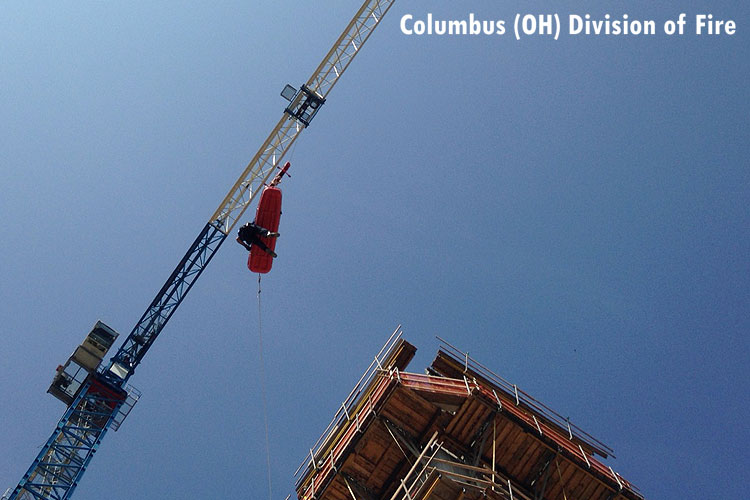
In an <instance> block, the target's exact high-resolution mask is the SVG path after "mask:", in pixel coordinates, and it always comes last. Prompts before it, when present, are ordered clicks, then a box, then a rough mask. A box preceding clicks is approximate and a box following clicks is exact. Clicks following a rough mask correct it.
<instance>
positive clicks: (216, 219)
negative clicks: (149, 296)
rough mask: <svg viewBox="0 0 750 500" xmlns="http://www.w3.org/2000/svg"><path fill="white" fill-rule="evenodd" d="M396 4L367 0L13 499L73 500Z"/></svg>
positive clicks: (82, 394) (49, 442)
mask: <svg viewBox="0 0 750 500" xmlns="http://www.w3.org/2000/svg"><path fill="white" fill-rule="evenodd" d="M394 1H395V0H366V1H365V2H364V4H363V5H362V7H360V9H359V11H358V12H357V13H356V14H355V16H354V18H353V19H352V20H351V21H350V22H349V24H348V25H347V27H346V29H345V30H344V32H343V33H342V34H341V36H339V38H338V40H336V42H335V43H334V45H333V47H332V48H331V50H330V51H329V52H328V54H326V56H325V58H324V59H323V61H322V62H321V63H320V65H319V66H318V68H317V69H316V70H315V72H314V73H313V74H312V76H311V77H310V79H309V80H308V81H307V83H306V84H304V85H303V86H302V88H301V89H300V90H299V91H297V92H296V94H295V95H294V96H293V98H291V99H290V105H289V106H288V107H287V108H286V110H285V112H284V115H283V116H282V118H281V120H279V122H278V124H277V125H276V127H274V129H273V130H272V132H271V134H270V135H269V136H268V138H267V139H266V140H265V142H263V144H262V146H261V147H260V149H259V150H258V152H257V153H256V154H255V156H254V157H253V159H252V160H251V161H250V163H249V164H248V166H247V167H246V168H245V170H244V171H243V172H242V174H241V175H240V177H239V179H238V180H237V182H236V183H235V184H234V186H233V187H232V189H231V190H230V191H229V193H228V194H227V196H226V197H225V198H224V200H223V201H222V202H221V204H220V205H219V208H218V209H217V210H216V212H214V214H213V215H212V216H211V219H209V221H208V223H207V224H206V226H205V227H204V228H203V230H202V231H201V233H200V234H199V235H198V237H197V238H196V240H195V241H194V242H193V244H192V245H191V246H190V248H189V249H188V251H187V253H186V254H185V256H184V257H183V258H182V260H181V261H180V263H179V264H178V265H177V267H176V268H175V270H174V271H173V272H172V274H171V275H170V277H169V279H168V280H167V281H166V283H165V284H164V286H163V287H162V288H161V290H160V291H159V293H157V295H156V297H155V298H154V300H153V301H152V302H151V304H150V305H149V307H148V309H147V310H146V312H145V313H144V314H143V316H142V317H141V319H140V320H139V321H138V323H137V324H136V325H135V327H134V328H133V330H132V331H131V333H130V335H129V336H128V338H127V339H126V340H125V342H124V343H123V345H122V347H120V349H119V350H118V351H117V353H116V354H115V356H114V357H113V358H112V360H111V362H110V364H109V366H108V367H107V368H103V367H100V369H99V371H98V372H94V373H92V374H91V375H90V376H89V378H88V380H87V381H86V383H84V384H83V385H82V386H81V390H80V392H79V393H78V395H77V396H76V398H75V399H74V401H73V403H72V404H71V405H70V406H69V407H68V409H67V410H66V412H65V413H64V414H63V416H62V418H61V419H60V421H59V423H58V424H57V427H56V428H55V430H54V431H53V433H52V436H50V438H49V439H48V440H47V443H46V444H45V445H44V446H43V447H42V449H41V450H40V452H39V454H38V455H37V458H36V459H35V460H34V462H33V463H32V465H31V467H30V468H29V470H28V471H27V472H26V474H25V475H24V476H23V478H22V479H21V481H20V482H19V484H18V485H17V486H16V488H15V489H14V490H13V492H12V493H11V494H10V497H9V498H10V499H11V500H15V499H19V500H29V499H51V500H52V499H54V500H65V499H67V498H70V496H71V495H72V494H73V491H74V490H75V488H76V486H77V485H78V481H79V480H80V479H81V477H82V476H83V473H84V472H85V470H86V467H87V466H88V464H89V462H90V461H91V458H92V457H93V455H94V453H95V452H96V449H97V448H98V446H99V444H100V443H101V439H102V438H103V437H104V435H105V434H106V432H107V430H108V429H110V428H112V427H115V430H116V428H117V427H119V424H120V423H121V422H122V418H124V415H125V413H123V411H122V408H123V407H132V403H131V404H130V405H129V406H128V404H127V402H126V401H127V398H128V395H129V393H128V391H126V390H125V389H123V387H124V386H125V383H126V382H127V380H128V379H129V378H130V376H131V375H132V374H133V373H134V371H135V368H136V367H137V366H138V364H139V363H140V362H141V360H142V359H143V356H144V355H145V354H146V352H147V351H148V349H149V348H150V347H151V345H152V344H153V342H154V341H155V340H156V338H157V336H158V335H159V333H160V332H161V330H162V329H163V328H164V326H165V325H166V323H167V322H168V321H169V319H170V318H171V316H172V314H174V312H175V310H176V309H177V307H178V306H179V305H180V303H181V302H182V300H183V299H184V298H185V296H186V295H187V293H188V292H189V291H190V288H191V287H192V286H193V284H194V283H195V281H196V280H197V279H198V277H199V276H200V274H201V273H202V272H203V270H204V269H205V267H206V266H207V265H208V263H209V262H210V261H211V258H212V257H213V256H214V254H215V253H216V251H217V250H218V249H219V247H220V246H221V244H222V243H223V242H224V240H225V239H226V237H227V235H228V234H229V233H230V232H231V231H232V229H233V228H234V226H235V224H237V222H238V221H239V219H240V218H241V217H242V215H243V214H244V212H245V210H246V209H247V208H248V206H249V205H250V203H251V202H252V201H253V199H254V198H255V195H256V194H257V193H258V192H259V191H260V190H261V188H262V187H263V185H264V184H265V183H266V182H267V180H268V178H269V177H270V176H271V174H272V173H273V172H274V171H275V170H276V168H277V165H279V164H280V163H281V161H282V159H283V157H284V155H285V154H286V152H287V151H288V150H289V148H290V147H291V146H292V144H293V143H294V141H295V140H296V139H297V137H298V136H299V134H300V132H301V131H302V130H303V129H304V128H306V127H307V126H308V125H309V122H310V120H311V119H312V117H314V115H315V113H316V112H317V110H318V109H319V107H320V106H321V105H322V104H323V103H324V102H325V99H326V96H327V95H328V93H329V92H330V91H331V89H332V88H333V86H334V85H335V84H336V82H337V81H338V79H339V78H340V77H341V75H342V74H343V73H344V71H345V70H346V68H347V67H348V66H349V64H350V63H351V62H352V60H353V59H354V57H355V56H356V55H357V53H359V50H360V49H361V48H362V46H363V45H364V43H365V42H366V41H367V39H368V38H369V37H370V35H371V34H372V32H373V30H374V29H375V28H376V27H377V26H378V24H379V23H380V21H381V19H382V18H383V16H384V15H385V14H386V13H387V12H388V10H389V9H390V7H391V6H392V5H393V3H394Z"/></svg>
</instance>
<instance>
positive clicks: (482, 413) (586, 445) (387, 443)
mask: <svg viewBox="0 0 750 500" xmlns="http://www.w3.org/2000/svg"><path fill="white" fill-rule="evenodd" d="M443 344H444V345H443V347H442V348H441V349H440V350H439V351H438V354H437V356H436V357H435V360H434V361H433V362H432V364H431V365H430V366H429V367H428V369H427V374H415V373H408V372H405V371H404V369H405V368H406V366H407V365H408V363H409V361H411V359H412V358H413V356H414V353H415V352H416V348H415V347H414V346H412V345H411V344H409V343H408V342H406V341H404V340H403V339H402V338H401V329H400V328H398V329H397V330H396V332H394V334H393V335H392V336H391V338H390V339H389V340H388V342H386V345H385V346H384V347H383V349H381V351H380V352H379V353H378V355H377V356H375V359H374V361H373V362H372V363H371V364H370V367H368V369H367V370H366V371H365V374H364V375H363V376H362V377H361V378H360V380H359V382H358V383H357V384H356V385H355V388H354V390H352V392H351V393H350V394H349V396H348V397H347V399H346V401H345V402H344V403H343V404H342V405H341V407H340V408H339V411H338V412H337V413H336V415H335V416H334V419H333V420H332V422H331V424H330V425H329V426H328V428H327V429H326V431H325V432H324V433H323V435H322V436H321V438H320V439H319V440H318V442H317V443H316V444H315V445H314V446H313V447H312V448H311V449H310V452H309V455H308V457H307V458H306V459H305V461H303V463H302V464H301V465H300V467H299V468H298V470H297V476H298V479H297V483H296V492H297V496H298V498H299V500H383V499H384V500H388V499H390V500H428V499H431V500H456V499H460V500H479V499H480V498H489V499H490V500H494V499H510V500H514V499H522V500H543V499H546V500H558V499H560V500H569V499H570V500H572V499H578V500H586V499H591V500H613V499H616V498H621V499H630V500H643V497H642V496H641V495H640V493H638V492H637V490H636V489H635V487H634V486H633V485H632V484H631V483H629V482H628V481H626V480H625V479H623V478H622V477H621V476H620V475H619V474H617V473H616V472H615V471H614V470H613V469H612V468H611V467H609V466H606V465H604V464H603V463H602V462H601V461H600V459H604V458H607V457H608V456H611V454H612V450H611V449H610V448H608V447H607V446H606V445H604V444H603V443H602V442H601V441H599V440H597V439H595V438H593V437H592V436H590V435H589V434H587V433H585V432H584V431H583V430H581V429H580V428H578V427H576V426H574V425H573V424H571V423H570V422H569V421H568V420H567V419H564V418H563V417H561V416H560V415H558V414H557V413H555V412H554V411H553V410H551V409H550V408H548V407H547V406H545V405H543V404H542V403H540V402H539V401H537V400H535V399H534V398H532V397H531V396H529V395H528V394H526V393H524V392H523V391H521V390H519V389H518V387H517V386H515V385H513V384H510V383H508V382H506V381H504V380H503V379H502V378H500V377H499V376H497V375H496V374H494V373H492V372H491V371H490V370H488V369H487V368H486V367H484V366H483V365H481V364H479V363H478V362H476V361H475V360H473V359H471V358H470V357H469V356H468V354H465V353H462V352H460V351H459V350H457V349H456V348H454V347H453V346H450V345H449V344H447V343H445V342H444V343H443ZM595 456H598V457H599V458H595Z"/></svg>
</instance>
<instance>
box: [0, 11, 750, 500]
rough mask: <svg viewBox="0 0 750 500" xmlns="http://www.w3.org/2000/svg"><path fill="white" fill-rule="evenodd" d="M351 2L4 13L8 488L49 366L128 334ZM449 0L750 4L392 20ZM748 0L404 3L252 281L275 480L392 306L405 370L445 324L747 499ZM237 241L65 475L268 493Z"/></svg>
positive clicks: (647, 466) (3, 463) (87, 481)
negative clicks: (556, 26)
mask: <svg viewBox="0 0 750 500" xmlns="http://www.w3.org/2000/svg"><path fill="white" fill-rule="evenodd" d="M358 3H359V2H347V3H344V2H327V3H326V5H325V6H321V5H320V4H312V3H309V4H308V3H304V4H293V3H291V2H282V3H279V2H270V1H265V0H261V1H256V2H252V3H250V2H221V3H219V4H218V5H210V4H208V3H204V2H191V3H188V4H184V3H178V2H135V3H132V2H129V3H127V4H119V3H105V2H55V3H51V4H48V3H42V2H24V3H21V2H6V3H4V4H2V5H1V6H0V81H2V91H0V116H2V120H0V173H2V179H3V182H2V183H0V213H1V214H2V220H3V222H4V237H3V238H2V239H0V255H2V256H3V259H2V263H1V264H0V323H1V324H2V325H3V326H2V329H3V331H2V336H1V338H2V341H1V343H0V346H1V347H0V352H1V353H2V362H1V363H0V398H2V401H3V403H2V404H1V405H0V422H2V428H3V430H2V432H0V450H2V453H0V492H2V491H4V489H5V488H6V487H12V486H14V485H15V484H16V483H17V482H18V480H19V479H20V478H21V476H22V475H23V473H24V472H25V470H26V469H27V467H28V466H29V464H30V463H31V462H32V460H33V458H34V457H35V456H36V453H37V452H38V450H39V447H40V446H41V445H42V444H43V443H44V442H45V441H46V439H47V437H48V436H49V434H50V433H51V431H52V429H53V428H54V426H55V424H56V423H57V420H58V419H59V417H60V416H61V415H62V412H63V410H64V409H63V407H62V404H61V403H60V402H58V401H57V400H55V399H54V398H52V397H51V396H49V395H47V394H45V391H46V389H47V386H48V384H49V382H50V381H51V378H52V375H53V372H54V368H55V367H56V366H57V365H58V364H60V363H62V362H63V361H65V359H67V356H68V355H69V354H70V353H71V352H72V350H73V349H74V348H75V346H77V345H78V343H80V342H81V340H82V339H83V337H84V336H85V334H86V333H87V332H88V331H89V329H90V328H91V326H92V325H93V323H94V322H95V321H96V320H97V319H102V320H103V321H105V322H106V323H108V324H109V325H110V326H112V327H113V328H115V329H117V330H118V331H119V332H120V333H121V335H122V336H123V338H124V336H125V335H127V333H129V331H130V329H131V328H132V326H133V325H134V323H135V322H136V321H137V320H138V318H139V317H140V315H141V314H142V313H143V311H144V309H145V308H146V306H147V305H148V304H149V302H150V301H151V299H152V298H153V296H154V294H155V293H156V292H157V291H158V290H159V288H160V287H161V285H162V284H163V282H164V280H165V279H166V278H167V277H168V276H169V274H170V272H171V270H172V269H173V268H174V266H175V265H176V264H177V262H178V261H179V259H180V258H181V257H182V255H183V254H184V252H185V250H187V248H188V246H189V244H190V243H191V242H192V241H193V239H194V238H195V236H196V235H197V234H198V232H199V231H200V229H201V228H202V227H203V225H204V224H205V222H206V221H207V220H208V218H209V217H210V215H211V214H212V213H213V211H214V210H215V209H216V207H217V206H218V204H219V202H220V201H221V199H222V198H223V196H224V195H225V194H226V192H227V190H228V189H229V188H230V187H231V185H232V183H233V182H234V180H235V179H236V177H237V176H238V175H239V173H240V172H241V171H242V170H243V168H244V167H245V165H246V164H247V162H248V161H249V159H250V158H251V157H252V155H253V154H254V153H255V151H256V150H257V148H258V146H259V145H260V143H261V142H262V141H263V139H265V137H266V136H267V135H268V133H269V132H270V130H271V128H272V126H273V125H274V124H275V123H276V121H277V120H278V118H279V117H280V115H281V112H282V110H283V107H284V103H285V101H283V99H282V98H281V97H279V92H280V91H281V89H282V88H283V86H284V85H285V84H286V83H291V84H293V85H295V86H297V85H299V84H300V83H302V82H303V81H305V80H307V78H308V77H309V75H310V74H311V72H312V71H313V70H314V68H315V67H316V66H317V64H318V62H319V61H320V59H321V58H322V57H323V55H324V54H325V53H326V51H327V50H328V48H329V47H330V45H331V43H332V42H333V41H334V40H335V38H336V37H337V36H338V34H339V33H340V31H341V30H342V29H343V27H344V26H345V25H346V23H347V22H348V20H349V19H350V17H351V15H352V14H353V13H354V11H355V10H356V8H357V7H358ZM521 9H522V10H521ZM552 9H554V10H552ZM707 9H708V10H707ZM427 12H432V13H433V14H434V15H435V16H442V17H443V18H448V19H452V18H465V17H468V15H469V13H472V12H473V13H474V14H475V15H476V16H477V17H479V18H483V19H506V20H509V21H507V22H508V23H510V25H511V26H512V18H513V16H514V15H515V14H516V13H518V12H520V13H554V12H557V13H559V14H560V15H561V16H567V15H568V14H585V13H587V12H588V13H591V14H592V16H603V15H604V14H605V13H611V14H613V16H615V15H620V14H622V13H627V14H629V15H630V16H631V17H637V18H648V19H655V20H659V21H661V22H663V21H664V20H667V19H670V18H675V17H676V16H677V15H678V14H679V13H680V12H685V13H687V14H688V18H692V16H694V15H695V14H700V13H704V12H711V13H712V14H713V15H714V17H716V18H731V19H734V20H735V21H736V23H737V25H738V28H737V33H736V34H735V35H734V36H731V37H730V36H715V37H710V36H700V37H698V36H695V35H693V34H692V32H691V31H690V30H689V31H688V33H686V34H685V35H683V36H682V37H676V36H675V37H668V36H666V35H663V34H657V35H655V36H653V37H629V38H628V37H571V36H562V37H561V38H560V39H559V40H557V41H555V40H551V39H549V38H542V37H537V38H526V39H522V40H520V41H516V40H515V38H513V37H512V33H509V34H507V35H504V36H501V37H500V36H498V37H469V36H466V37H425V36H423V37H416V36H406V35H404V34H402V33H401V32H400V30H399V21H400V19H401V17H402V16H403V15H405V14H412V15H414V16H415V18H418V17H424V16H426V13H427ZM749 14H750V12H749V10H748V8H747V6H745V5H740V4H738V3H737V2H729V1H715V2H711V5H710V9H709V6H708V5H706V4H705V3H704V2H695V1H687V2H663V3H661V4H659V5H653V4H652V2H646V1H630V2H624V3H623V2H604V3H602V2H590V1H587V2H558V3H557V4H556V5H555V6H554V7H550V6H549V4H548V3H546V2H538V1H532V2H526V3H525V4H523V5H522V6H519V5H508V4H500V3H497V2H490V1H473V2H434V3H432V4H428V3H425V2H396V4H395V5H394V7H393V8H392V9H391V11H390V12H389V14H388V16H387V17H386V18H385V20H384V21H383V23H382V25H381V26H380V27H379V28H378V30H377V31H376V32H375V34H374V35H373V37H372V39H371V40H370V41H369V42H368V44H367V46H365V48H364V50H363V52H362V53H361V54H360V55H359V56H358V58H357V59H356V60H355V61H354V63H353V65H352V66H351V68H350V69H349V70H348V72H347V74H346V75H345V76H344V78H343V79H342V80H341V81H340V82H339V84H338V85H337V86H336V88H335V89H334V90H333V92H332V93H331V94H330V97H329V100H328V102H327V103H326V104H325V106H324V107H323V109H322V111H321V112H320V113H319V114H318V116H317V117H316V118H315V121H314V122H313V123H312V125H311V127H310V128H309V129H308V130H306V131H305V132H304V133H303V134H302V136H301V138H300V139H299V141H298V143H297V145H296V147H295V149H294V151H293V152H292V153H291V155H290V156H289V157H288V159H290V160H291V162H292V169H291V171H290V173H291V174H292V177H291V179H287V180H286V181H284V184H282V189H283V191H284V213H283V216H282V220H281V227H280V232H281V233H282V236H281V239H280V240H279V243H278V246H277V252H278V253H279V258H278V259H277V261H276V262H275V264H274V269H273V271H272V273H271V274H269V275H267V276H265V277H264V278H263V294H262V295H263V304H262V320H263V333H264V337H263V342H264V347H265V351H264V356H265V363H266V378H267V390H268V405H269V410H268V411H269V418H270V427H269V430H270V441H271V450H270V453H271V465H272V474H271V476H272V488H273V496H274V498H285V497H286V495H287V494H288V493H291V492H292V491H293V484H294V479H293V477H292V474H293V472H294V470H295V469H296V467H297V465H298V464H299V462H300V461H302V459H303V458H304V456H305V454H306V452H307V450H308V448H309V447H310V446H312V444H313V443H314V442H315V440H316V439H317V437H318V435H319V434H320V432H322V430H323V429H324V428H325V426H326V425H327V423H328V420H329V419H330V417H331V416H332V415H333V413H334V412H335V410H336V408H337V407H338V406H339V405H340V403H341V401H342V400H343V399H344V398H345V397H346V395H347V394H348V393H349V390H350V389H351V386H352V385H353V384H354V383H355V382H356V380H357V379H358V377H359V375H360V374H361V372H362V371H363V370H364V369H365V368H366V367H367V365H368V364H369V362H370V360H371V359H372V356H373V355H374V354H375V353H376V352H377V351H378V349H379V348H380V346H381V345H382V343H383V342H384V341H385V340H386V338H387V337H388V335H389V334H390V332H391V331H393V329H394V328H395V327H396V325H398V324H403V327H404V332H405V333H404V336H405V338H406V339H407V340H409V341H410V342H412V343H413V344H415V345H416V346H417V347H418V348H419V351H418V355H417V358H416V359H415V361H414V362H413V364H412V366H411V371H415V372H421V371H422V369H423V368H424V367H425V366H426V365H427V364H428V363H429V361H430V360H431V359H432V356H433V355H434V353H435V351H436V348H437V342H436V340H435V335H439V336H441V337H443V338H445V339H447V340H448V341H450V342H451V343H453V344H454V345H456V346H458V347H460V348H462V349H463V350H468V351H469V352H470V353H471V354H472V356H474V357H475V358H476V359H478V360H479V361H481V362H482V363H483V364H485V365H487V366H488V367H490V368H492V369H493V370H494V371H495V372H497V373H499V374H500V375H502V376H503V377H504V378H506V379H508V380H510V381H512V382H514V383H516V384H518V385H519V386H520V387H521V388H523V389H525V390H526V391H527V392H529V393H530V394H532V395H533V396H535V397H536V398H538V399H540V400H541V401H543V402H545V403H547V404H548V405H549V406H551V407H553V408H555V409H556V410H557V411H558V412H559V413H561V414H563V415H566V416H568V415H569V416H570V417H571V420H572V421H573V422H575V423H577V424H578V425H579V426H580V427H582V428H583V429H585V430H587V431H588V432H590V433H591V434H593V435H594V436H596V437H598V438H599V439H601V440H602V441H604V442H605V443H607V444H608V445H609V446H611V447H612V448H614V450H615V454H616V455H617V459H615V460H611V461H608V462H607V463H608V464H609V465H611V466H612V467H613V468H614V469H615V470H617V471H618V472H620V473H621V474H622V475H623V476H624V477H626V478H627V479H629V480H630V481H632V482H633V483H634V484H635V485H637V486H638V487H640V489H641V490H642V492H643V493H644V495H645V496H646V497H647V498H654V499H656V498H663V499H678V498H691V497H702V498H740V497H742V495H743V493H744V492H745V488H744V485H742V484H741V483H742V481H740V480H738V478H739V477H741V475H742V473H741V471H742V470H747V469H748V468H750V456H749V455H748V451H747V450H748V445H750V431H749V430H748V426H747V423H746V415H747V414H748V410H750V401H749V396H748V395H749V394H750V383H748V380H750V378H749V377H748V369H747V365H748V361H750V346H749V345H748V328H749V327H750V319H749V318H750V282H749V280H748V276H749V275H750V272H749V271H750V259H748V257H749V256H750V231H749V230H750V213H749V211H748V208H747V207H748V205H749V204H750V164H749V162H748V158H749V157H750V147H749V145H748V116H750V105H749V103H750V99H748V97H749V96H748V90H747V81H748V77H749V76H750V68H749V67H748V66H749V64H750V63H749V61H750V54H749V50H748V49H749V45H748V35H747V26H750V24H749V21H750V15H749ZM691 21H692V19H691ZM657 25H659V23H657ZM688 27H689V28H690V25H689V26H688ZM245 258H246V257H245V252H244V250H243V249H242V248H241V247H240V246H239V245H236V244H234V243H233V242H232V241H231V240H230V241H228V242H227V243H226V244H225V245H224V246H223V247H222V248H221V250H220V251H219V253H218V254H217V256H216V257H215V259H214V260H213V261H212V263H211V265H210V266H209V268H208V269H207V270H206V272H205V273H204V274H203V276H202V277H201V279H200V281H199V282H198V283H197V284H196V286H195V287H194V289H193V290H192V291H191V293H190V295H189V296H188V297H187V299H186V300H185V302H184V303H183V305H182V306H181V308H180V310H179V311H178V312H177V313H176V314H175V316H174V317H173V318H172V320H171V322H170V324H169V325H168V326H167V327H166V329H165V330H164V332H163V333H162V335H161V336H160V337H159V339H158V341H157V342H156V344H155V345H154V347H153V348H152V349H151V351H150V352H149V354H148V356H147V357H146V359H145V360H144V362H143V364H142V365H141V366H140V367H139V369H138V371H137V373H136V375H135V376H134V377H133V379H132V380H131V382H132V383H133V384H134V385H136V386H137V387H138V388H139V389H140V390H141V391H142V392H143V397H142V399H141V401H140V402H139V403H138V405H137V406H136V408H135V410H134V411H133V413H132V414H131V415H130V417H128V420H126V422H125V424H124V425H123V427H122V428H121V430H120V431H118V432H117V433H111V434H109V435H107V437H106V438H105V442H104V443H103V444H102V446H101V448H100V450H99V451H98V452H97V455H96V457H95V458H94V460H93V461H92V465H91V466H90V468H89V470H88V471H87V473H86V475H85V477H84V479H83V481H82V482H81V484H80V486H79V487H78V489H77V491H76V495H75V498H77V499H80V500H86V499H93V498H102V497H105V496H106V497H107V498H113V499H121V498H122V499H124V498H132V497H135V498H142V499H150V498H202V497H208V496H211V497H215V496H218V497H232V498H263V497H265V496H266V495H267V489H268V488H267V485H266V468H265V467H266V465H265V464H266V455H265V443H264V431H263V410H262V400H261V382H260V381H261V371H260V369H259V356H258V305H257V300H256V290H257V282H256V277H255V276H253V275H251V274H250V273H249V272H248V271H247V270H246V268H245ZM738 472H739V473H740V474H739V476H738Z"/></svg>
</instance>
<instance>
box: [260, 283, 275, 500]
mask: <svg viewBox="0 0 750 500" xmlns="http://www.w3.org/2000/svg"><path fill="white" fill-rule="evenodd" d="M261 276H262V275H261V274H260V273H258V356H259V357H260V385H261V394H262V398H263V425H264V427H265V431H266V474H267V480H268V500H272V487H271V442H270V439H269V438H268V401H267V398H266V362H265V360H264V358H263V321H262V317H261V312H262V307H261V300H260V292H261V288H260V278H261Z"/></svg>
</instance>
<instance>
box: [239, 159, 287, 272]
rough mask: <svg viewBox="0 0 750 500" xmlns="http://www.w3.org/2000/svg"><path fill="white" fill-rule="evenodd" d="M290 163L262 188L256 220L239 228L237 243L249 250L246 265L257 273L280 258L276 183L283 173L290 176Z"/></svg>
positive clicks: (279, 199) (279, 211)
mask: <svg viewBox="0 0 750 500" xmlns="http://www.w3.org/2000/svg"><path fill="white" fill-rule="evenodd" d="M289 166H290V164H289V162H286V163H285V164H284V167H283V168H282V169H281V170H280V171H279V173H278V174H277V175H276V177H274V178H273V180H272V181H271V183H270V184H269V185H268V186H266V187H265V188H263V192H262V193H261V195H260V201H259V202H258V208H257V210H256V213H255V220H254V221H253V222H248V223H247V224H245V225H244V226H242V227H241V228H240V229H239V231H237V242H238V243H239V244H240V245H242V246H244V247H245V248H246V249H247V250H248V251H249V252H250V255H248V257H247V267H248V269H250V271H252V272H254V273H260V274H264V273H267V272H268V271H270V270H271V266H272V265H273V259H274V258H275V257H277V255H276V252H275V249H276V238H278V237H279V233H278V231H279V221H280V219H281V189H279V188H278V187H277V186H278V184H279V182H281V179H282V178H283V177H284V175H287V176H288V175H289V174H287V170H289Z"/></svg>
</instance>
